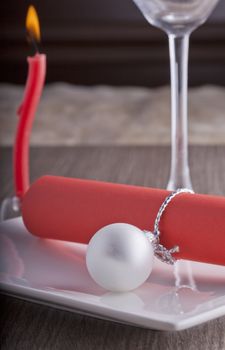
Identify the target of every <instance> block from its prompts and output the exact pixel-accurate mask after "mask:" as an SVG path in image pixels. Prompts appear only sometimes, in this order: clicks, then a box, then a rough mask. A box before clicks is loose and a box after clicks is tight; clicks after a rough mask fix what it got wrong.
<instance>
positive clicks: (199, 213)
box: [22, 176, 225, 265]
mask: <svg viewBox="0 0 225 350" xmlns="http://www.w3.org/2000/svg"><path fill="white" fill-rule="evenodd" d="M168 193H169V192H168V191H166V190H160V189H153V188H146V187H138V186H128V185H122V184H113V183H106V182H99V181H92V180H81V179H70V178H63V177H54V176H44V177H42V178H40V179H39V180H37V181H36V182H35V183H34V184H33V185H31V187H30V189H29V190H28V191H27V193H26V194H25V196H24V199H23V202H22V216H23V220H24V224H25V226H26V227H27V229H28V230H29V231H30V232H31V233H32V234H34V235H36V236H39V237H41V238H49V239H58V240H65V241H73V242H80V243H88V242H89V240H90V238H91V237H92V236H93V235H94V234H95V232H96V231H97V230H99V229H100V228H101V227H103V226H105V225H108V224H111V223H115V222H124V223H129V224H132V225H135V226H137V227H139V228H140V229H143V230H150V231H152V230H153V227H154V221H155V218H156V215H157V213H158V210H159V208H160V206H161V204H162V203H163V201H164V199H165V198H166V196H167V195H168ZM160 231H161V236H160V241H161V242H162V244H163V245H165V246H166V247H167V248H168V249H169V248H171V247H173V246H174V245H178V246H179V248H180V252H179V253H177V254H176V255H175V256H176V258H183V259H189V260H196V261H201V262H206V263H213V264H221V265H225V198H223V197H216V196H208V195H201V194H190V193H182V194H180V195H178V196H177V197H175V198H174V199H173V200H172V201H171V203H170V204H169V205H168V207H167V208H166V210H165V212H164V214H163V216H162V219H161V222H160Z"/></svg>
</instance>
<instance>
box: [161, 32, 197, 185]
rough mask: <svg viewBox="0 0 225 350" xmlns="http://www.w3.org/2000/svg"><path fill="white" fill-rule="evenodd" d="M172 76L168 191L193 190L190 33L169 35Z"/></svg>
mask: <svg viewBox="0 0 225 350" xmlns="http://www.w3.org/2000/svg"><path fill="white" fill-rule="evenodd" d="M169 49H170V74H171V123H172V126H171V138H172V139H171V170H170V179H169V183H168V186H167V188H168V189H169V190H175V189H177V188H189V189H192V184H191V179H190V172H189V165H188V115H187V113H188V112H187V111H188V108H187V105H188V102H187V89H188V51H189V34H185V35H181V36H177V35H174V34H169Z"/></svg>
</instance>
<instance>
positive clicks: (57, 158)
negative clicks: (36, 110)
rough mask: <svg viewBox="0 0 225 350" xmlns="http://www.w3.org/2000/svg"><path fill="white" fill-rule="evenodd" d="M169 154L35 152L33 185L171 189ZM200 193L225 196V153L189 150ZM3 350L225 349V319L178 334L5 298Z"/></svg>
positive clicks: (3, 171) (8, 188) (6, 191)
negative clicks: (50, 177) (99, 183)
mask: <svg viewBox="0 0 225 350" xmlns="http://www.w3.org/2000/svg"><path fill="white" fill-rule="evenodd" d="M169 155H170V152H169V148H168V147H159V146H155V147H153V146H151V147H148V146H145V147H136V146H135V147H132V146H131V147H129V146H125V147H113V146H112V147H101V146H96V147H85V146H80V147H73V148H71V147H52V148H50V147H39V148H32V150H31V175H32V180H34V179H36V178H37V177H39V176H41V175H43V174H55V175H63V176H70V177H81V178H90V179H98V180H105V181H112V182H121V183H129V184H136V185H145V186H152V187H165V184H166V182H167V179H168V173H169ZM0 164H1V167H0V179H1V190H0V199H1V200H2V198H4V197H5V196H7V195H10V194H12V168H11V149H10V148H2V149H1V152H0ZM190 165H191V173H192V178H193V185H194V188H195V190H196V191H197V192H202V193H214V194H222V195H225V147H224V146H210V147H209V146H207V147H205V146H204V147H200V146H195V147H191V149H190ZM0 298H1V317H0V333H1V340H0V341H1V343H0V348H1V349H2V350H3V349H9V350H14V349H19V350H20V349H22V350H23V349H29V350H30V349H31V350H32V349H54V350H57V349H59V350H67V349H79V350H91V349H95V350H108V349H109V350H111V349H112V350H113V349H115V350H117V349H118V350H120V349H121V350H129V349H131V350H133V349H135V350H138V349H156V350H167V349H168V350H170V349H171V350H177V349H178V350H182V349H184V350H216V349H217V350H223V349H225V317H222V318H219V319H217V320H215V321H211V322H208V323H205V324H202V325H200V326H198V327H194V328H191V329H188V330H185V331H180V332H160V331H155V330H146V329H142V328H138V327H133V326H127V325H121V324H118V323H112V322H109V321H103V320H98V319H95V318H92V317H87V316H83V315H79V314H73V313H70V312H66V311H59V310H56V309H54V308H51V307H48V306H43V305H37V304H34V303H31V302H27V301H22V300H18V299H16V298H12V297H8V296H3V295H1V297H0Z"/></svg>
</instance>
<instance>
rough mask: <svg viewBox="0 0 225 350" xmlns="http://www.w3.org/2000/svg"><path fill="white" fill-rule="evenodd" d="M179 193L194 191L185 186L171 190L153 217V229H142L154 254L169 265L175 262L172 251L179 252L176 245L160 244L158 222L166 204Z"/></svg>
mask: <svg viewBox="0 0 225 350" xmlns="http://www.w3.org/2000/svg"><path fill="white" fill-rule="evenodd" d="M181 193H192V194H193V193H194V192H193V191H192V190H189V189H187V188H179V189H177V190H176V191H173V192H171V193H170V194H169V195H168V196H167V197H166V199H165V200H164V202H163V203H162V205H161V206H160V208H159V211H158V214H157V216H156V219H155V224H154V231H153V232H150V231H144V232H145V234H146V236H147V237H148V239H149V240H150V241H151V243H152V245H153V249H154V254H155V256H156V257H157V258H158V259H159V260H161V261H163V262H165V263H167V264H170V265H173V264H174V263H175V262H176V259H175V258H174V257H173V255H172V254H173V253H178V252H179V247H178V246H177V245H176V246H174V247H173V248H171V249H167V248H166V247H164V246H163V245H162V244H160V229H159V224H160V220H161V218H162V215H163V213H164V211H165V209H166V208H167V206H168V204H169V203H170V202H171V201H172V200H173V199H174V198H175V197H176V196H177V195H179V194H181Z"/></svg>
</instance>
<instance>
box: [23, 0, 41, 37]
mask: <svg viewBox="0 0 225 350" xmlns="http://www.w3.org/2000/svg"><path fill="white" fill-rule="evenodd" d="M26 28H27V32H28V34H29V36H30V37H31V38H33V39H35V40H36V41H40V40H41V32H40V25H39V19H38V15H37V12H36V10H35V8H34V6H32V5H31V6H29V8H28V11H27V17H26Z"/></svg>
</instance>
